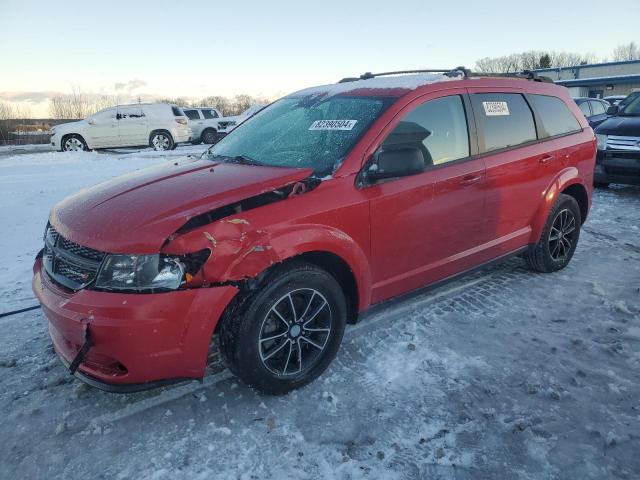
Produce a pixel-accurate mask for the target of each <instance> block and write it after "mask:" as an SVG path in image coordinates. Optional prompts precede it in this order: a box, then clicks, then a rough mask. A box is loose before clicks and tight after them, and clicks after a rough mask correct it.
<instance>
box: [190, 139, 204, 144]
mask: <svg viewBox="0 0 640 480" xmlns="http://www.w3.org/2000/svg"><path fill="white" fill-rule="evenodd" d="M201 143H202V140H201V139H199V138H196V139H195V140H191V145H200V144H201Z"/></svg>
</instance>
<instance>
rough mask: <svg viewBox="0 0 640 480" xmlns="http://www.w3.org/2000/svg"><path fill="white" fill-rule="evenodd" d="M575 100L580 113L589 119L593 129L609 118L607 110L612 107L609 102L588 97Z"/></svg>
mask: <svg viewBox="0 0 640 480" xmlns="http://www.w3.org/2000/svg"><path fill="white" fill-rule="evenodd" d="M574 100H575V102H576V104H577V105H578V107H579V108H580V111H581V112H582V113H583V114H584V116H585V117H586V118H587V122H589V125H590V126H591V128H596V127H597V126H598V125H600V124H601V123H602V122H604V121H605V120H606V119H607V118H608V115H607V109H608V108H609V107H610V106H611V104H610V103H609V102H607V101H605V100H600V99H599V98H588V97H578V98H574Z"/></svg>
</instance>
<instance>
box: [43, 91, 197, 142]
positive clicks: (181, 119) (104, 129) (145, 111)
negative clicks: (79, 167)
mask: <svg viewBox="0 0 640 480" xmlns="http://www.w3.org/2000/svg"><path fill="white" fill-rule="evenodd" d="M190 140H191V128H189V124H188V120H187V117H186V116H185V115H184V113H183V112H182V110H181V109H180V108H179V107H178V106H176V105H170V104H167V103H136V104H133V105H118V106H117V107H111V108H106V109H104V110H101V111H99V112H98V113H95V114H93V115H91V116H90V117H87V118H86V119H84V120H80V121H78V122H70V123H62V124H60V125H56V126H55V127H53V128H52V129H51V146H52V147H53V148H54V149H56V150H61V151H74V150H93V149H100V148H120V147H144V146H150V147H151V148H153V149H155V150H172V149H174V148H176V145H177V144H178V143H184V142H189V141H190Z"/></svg>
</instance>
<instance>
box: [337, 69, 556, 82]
mask: <svg viewBox="0 0 640 480" xmlns="http://www.w3.org/2000/svg"><path fill="white" fill-rule="evenodd" d="M411 73H442V74H443V75H446V76H448V77H460V76H462V77H464V78H468V77H508V78H521V79H524V80H531V81H534V82H545V83H554V82H553V80H551V79H550V78H549V77H543V76H541V75H538V73H537V72H535V71H532V70H524V71H522V72H513V73H490V72H472V71H471V70H469V69H468V68H465V67H456V68H433V69H426V70H398V71H396V72H381V73H371V72H366V73H363V74H362V75H360V76H359V77H347V78H343V79H342V80H340V82H338V83H346V82H355V81H357V80H368V79H370V78H375V77H383V76H387V75H406V74H411Z"/></svg>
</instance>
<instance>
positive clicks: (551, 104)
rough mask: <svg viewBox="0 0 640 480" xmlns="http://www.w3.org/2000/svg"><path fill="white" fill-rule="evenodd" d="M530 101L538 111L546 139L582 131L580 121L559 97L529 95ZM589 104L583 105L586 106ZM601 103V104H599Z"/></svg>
mask: <svg viewBox="0 0 640 480" xmlns="http://www.w3.org/2000/svg"><path fill="white" fill-rule="evenodd" d="M529 100H531V103H532V104H533V108H535V109H536V113H537V114H538V117H540V121H541V122H542V128H543V129H544V131H545V132H546V135H545V136H546V137H553V136H555V135H564V134H566V133H571V132H577V131H580V130H582V127H581V126H580V123H579V122H578V119H576V117H575V116H574V115H573V113H571V110H569V107H567V104H566V103H564V102H563V101H562V100H561V99H559V98H558V97H552V96H549V95H529ZM586 103H587V102H585V103H583V104H582V105H585V104H586ZM598 103H599V102H598Z"/></svg>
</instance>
